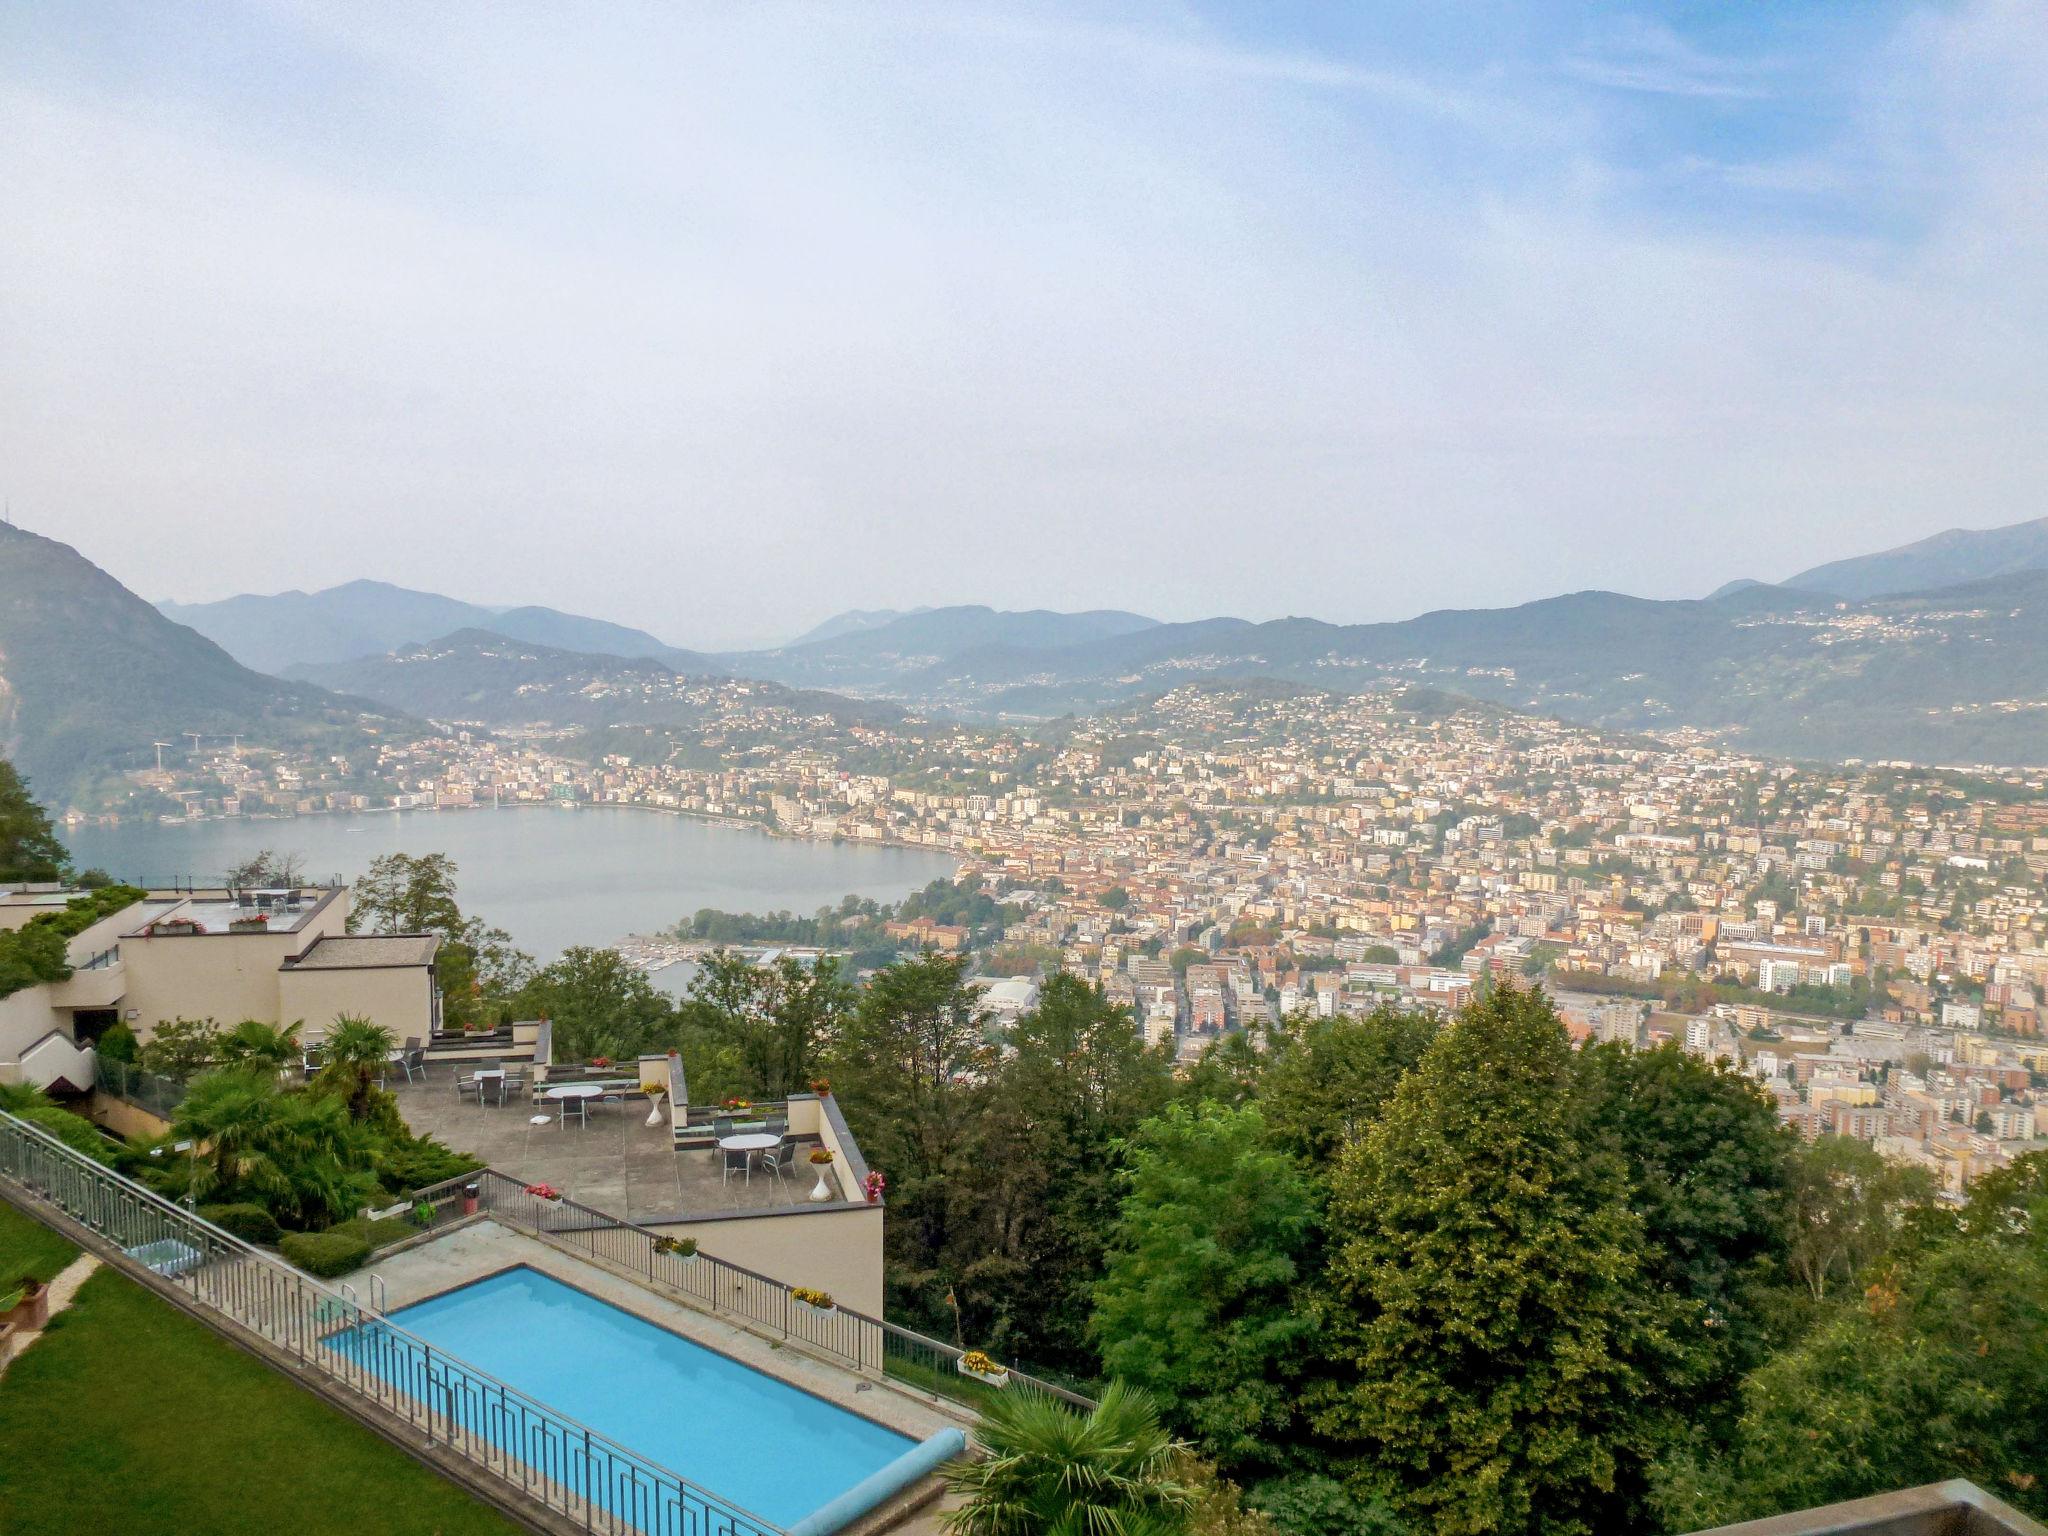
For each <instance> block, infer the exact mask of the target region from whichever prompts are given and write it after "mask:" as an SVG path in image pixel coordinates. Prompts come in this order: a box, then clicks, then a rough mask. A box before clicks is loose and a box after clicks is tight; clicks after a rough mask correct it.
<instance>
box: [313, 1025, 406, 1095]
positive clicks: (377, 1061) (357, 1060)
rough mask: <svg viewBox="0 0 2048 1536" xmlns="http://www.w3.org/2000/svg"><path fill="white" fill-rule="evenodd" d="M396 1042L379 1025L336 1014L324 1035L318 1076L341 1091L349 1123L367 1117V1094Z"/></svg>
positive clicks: (384, 1065) (382, 1069)
mask: <svg viewBox="0 0 2048 1536" xmlns="http://www.w3.org/2000/svg"><path fill="white" fill-rule="evenodd" d="M396 1044H397V1041H396V1040H395V1039H394V1038H393V1037H392V1034H391V1031H390V1030H388V1029H386V1028H384V1027H383V1026H382V1025H381V1024H372V1023H371V1022H370V1021H369V1020H368V1019H365V1018H361V1017H359V1016H357V1015H355V1014H348V1013H343V1014H337V1015H336V1016H335V1020H334V1028H333V1029H332V1030H331V1031H329V1032H328V1035H327V1040H326V1043H325V1046H324V1047H323V1048H324V1049H325V1051H326V1053H327V1066H326V1067H325V1068H324V1069H323V1072H322V1075H323V1076H324V1077H326V1078H327V1080H328V1081H329V1082H331V1083H333V1084H334V1085H335V1086H336V1087H338V1088H339V1089H340V1090H341V1093H342V1098H343V1099H344V1101H345V1102H346V1103H347V1104H348V1117H349V1119H351V1120H366V1119H368V1118H369V1115H370V1103H371V1099H370V1094H371V1092H372V1090H373V1089H374V1088H375V1086H376V1082H377V1075H378V1074H379V1073H380V1072H382V1071H384V1070H385V1067H386V1066H387V1064H388V1063H389V1061H390V1059H391V1049H392V1047H393V1046H394V1045H396Z"/></svg>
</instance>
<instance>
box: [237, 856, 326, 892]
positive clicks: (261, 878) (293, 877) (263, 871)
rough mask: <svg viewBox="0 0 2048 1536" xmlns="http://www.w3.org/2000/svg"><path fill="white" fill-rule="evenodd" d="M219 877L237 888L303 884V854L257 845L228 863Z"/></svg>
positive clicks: (280, 886)
mask: <svg viewBox="0 0 2048 1536" xmlns="http://www.w3.org/2000/svg"><path fill="white" fill-rule="evenodd" d="M222 879H223V880H224V881H225V883H226V884H228V885H229V886H232V887H235V888H238V889H239V888H244V887H255V886H269V887H272V888H275V889H283V888H286V887H289V886H295V885H303V884H305V881H306V856H305V855H304V854H302V853H285V852H281V851H279V850H277V849H272V848H258V849H257V850H256V851H255V852H254V853H252V854H250V855H249V856H248V857H247V858H246V859H243V860H242V861H241V862H240V863H239V864H233V865H230V866H229V867H228V870H227V873H226V874H225V875H224V876H222Z"/></svg>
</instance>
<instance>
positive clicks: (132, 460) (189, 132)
mask: <svg viewBox="0 0 2048 1536" xmlns="http://www.w3.org/2000/svg"><path fill="white" fill-rule="evenodd" d="M2044 186H2048V6H2044V5H2041V4H2040V3H2038V0H1962V3H1957V4H1953V5H1906V4H1898V3H1893V0H1865V3H1858V4H1854V5H1845V4H1841V3H1839V0H1826V3H1818V4H1808V3H1800V0H1779V3H1774V4H1770V5H1728V4H1726V3H1715V4H1709V5H1703V4H1693V3H1688V0H1662V3H1659V4H1654V5H1641V6H1630V5H1621V4H1589V3H1562V0H1556V3H1551V0H1520V3H1514V4H1508V3H1495V0H1448V3H1445V4H1441V5H1428V6H1413V5H1392V4H1375V5H1370V6H1366V5H1340V4H1333V3H1330V0H1316V3H1298V4H1290V3H1287V0H1277V3H1260V4H1249V3H1246V4H1235V5H1223V4H1197V5H1177V4H1174V3H1171V0H1160V3H1155V4H1148V5H1142V6H1123V5H1119V4H1116V3H1113V0H1105V3H1102V4H1096V5H1090V6H1066V5H1054V4H1046V5H982V4H978V3H976V0H958V3H946V4H935V5H929V6H924V5H899V4H892V3H888V0H857V3H854V0H831V3H824V0H820V3H814V4H783V3H778V0H738V3H732V4H721V3H710V0H693V3H690V4H686V5H675V4H663V5H652V4H650V5H645V6H641V5H635V4H629V3H621V0H614V3H605V4H578V3H552V4H538V3H534V4H525V5H511V4H491V5H484V4H463V3H455V0H450V3H436V4H432V5H421V4H417V3H411V0H408V3H404V4H395V5H380V4H375V3H368V0H351V3H347V4H332V5H322V4H312V3H264V4H248V5H240V4H234V3H229V0H221V3H214V4H210V5H206V6H164V5H160V4H157V3H154V0H147V3H140V4H132V5H130V4H121V3H101V4H91V3H88V4H85V5H80V6H48V5H42V4H37V3H35V0H0V498H4V501H5V504H6V507H7V509H8V515H9V516H11V518H12V519H13V520H14V521H15V522H17V523H19V524H21V525H22V526H24V527H28V528H31V529H33V530H35V531H37V532H40V533H45V534H49V535H51V536H53V537H57V538H61V539H63V540H65V541H66V542H69V543H71V544H74V545H76V546H77V547H78V548H79V549H80V550H81V551H82V552H83V553H84V554H86V555H87V556H88V557H90V558H91V559H93V560H95V561H97V562H98V563H100V564H101V565H103V566H105V567H106V568H107V569H109V570H110V571H112V572H113V573H114V574H115V575H116V576H117V577H119V578H121V579H122V580H123V581H125V582H127V583H128V585H130V586H131V587H133V588H135V589H136V590H137V591H139V592H141V593H142V594H143V595H144V596H147V597H151V598H158V599H161V598H178V599H181V600H187V601H197V600H206V599H212V598H218V597H224V596H228V595H230V594H233V593H236V592H243V591H256V592H270V591H279V590H284V589H289V588H303V589H313V588H318V587H324V586H330V585H334V584H336V583H338V582H342V581H346V580H350V579H353V578H356V577H374V578H378V579H381V580H387V581H394V582H398V583H401V584H403V585H407V586H413V587H420V588H425V589H429V590H435V591H442V592H447V593H449V594H450V595H453V596H457V597H462V598H466V599H469V600H471V601H476V602H489V603H528V602H536V603H546V604H549V605H552V606H555V607H558V608H564V609H568V610H571V611H575V612H582V613H590V614H595V615H599V616H601V617H605V618H610V619H614V620H617V621H620V622H624V623H630V624H635V625H638V626H641V627H643V628H647V629H650V630H652V631H654V632H655V633H657V634H659V635H660V636H662V637H663V638H664V639H666V640H669V641H671V642H673V643H676V644H682V645H690V646H699V647H735V646H740V645H750V644H757V643H766V642H772V641H774V640H777V639H780V638H784V637H787V636H790V635H794V634H796V633H797V632H799V631H801V630H803V629H805V628H808V627H809V626H810V625H812V624H813V623H815V622H817V621H818V620H820V619H822V618H824V617H825V616H826V615H828V614H831V613H834V612H837V611H839V610H842V609H846V608H856V607H857V608H892V607H893V608H901V607H911V606H917V605H925V604H942V603H955V602H981V603H989V604H992V605H994V606H996V607H1001V608H1028V607H1049V608H1065V609H1074V608H1090V607H1114V608H1126V609H1132V610H1136V611H1138V612H1142V613H1146V614H1150V615H1153V616H1155V617H1158V618H1162V619H1189V618H1197V617H1205V616H1209V615H1213V614H1219V613H1228V614H1235V615H1239V616H1242V617H1246V618H1252V619H1265V618H1272V617H1277V616H1281V615H1286V614H1309V615H1314V616H1316V617H1320V618H1324V619H1329V620H1333V621H1348V622H1356V621H1365V620H1374V619H1392V618H1402V617H1407V616H1409V615H1411V614H1414V613H1416V612H1420V611H1423V610H1426V609H1432V608H1443V607H1471V606H1494V605H1500V604H1507V603H1514V602H1521V601H1526V600H1529V599H1533V598H1539V597H1544V596H1549V595H1553V594H1555V593H1558V592H1565V591H1576V590H1581V589H1585V588H1592V587H1601V588H1610V589H1617V590H1622V591H1628V592H1634V593H1639V594H1642V595H1645V596H1653V597H1677V596H1697V595H1701V594H1703V593H1705V592H1706V591H1708V590H1710V589H1711V588H1713V587H1715V586H1717V585H1719V584H1720V583H1721V582H1723V581H1725V580H1728V579H1731V578H1734V577H1741V576H1752V577H1761V578H1766V579H1771V578H1778V577H1783V576H1787V575H1790V574H1792V573H1793V572H1795V571H1797V570H1800V569H1802V568H1804V567H1806V566H1809V565H1813V564H1817V563H1819V562H1821V561H1823V560H1828V559H1832V558H1836V557H1839V556H1842V555H1845V554H1853V553H1860V552H1864V551H1868V550H1872V549H1878V548H1883V547H1886V546H1889V545H1893V544H1897V543H1900V542H1903V541H1905V540H1908V539H1913V538H1918V537H1921V536H1924V535H1926V534H1929V533H1932V532H1936V531H1938V530H1940V529H1943V528H1948V527H1953V526H1966V527H1988V526H1995V525H1998V524H2002V523H2009V522H2015V521H2018V520H2020V519H2023V518H2030V517H2037V516H2040V515H2042V514H2043V513H2044V512H2048V506H2044V505H2043V496H2042V487H2043V486H2044V485H2048V410H2044V407H2048V197H2044V196H2043V195H2042V190H2041V189H2042V188H2043V187H2044Z"/></svg>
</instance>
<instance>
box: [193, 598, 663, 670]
mask: <svg viewBox="0 0 2048 1536" xmlns="http://www.w3.org/2000/svg"><path fill="white" fill-rule="evenodd" d="M157 606H158V607H160V608H161V609H162V610H163V612H164V613H165V614H166V615H167V616H168V617H170V618H173V619H176V620H177V621H178V622H179V623H181V624H189V625H191V626H192V628H194V629H196V630H198V631H199V632H200V633H201V634H203V635H205V636H206V637H207V638H208V639H210V640H213V641H214V642H215V643H217V644H218V645H220V646H221V647H222V648H223V649H225V650H226V651H227V652H228V653H229V654H230V655H232V656H233V657H234V658H235V659H236V660H237V661H239V662H241V663H242V664H243V665H244V666H249V667H254V668H256V669H257V670H258V671H262V672H271V673H275V674H277V675H279V676H282V675H284V674H285V673H286V672H288V671H289V670H290V669H291V668H293V667H297V666H308V665H318V664H321V663H326V662H337V661H352V660H354V659H356V658H357V657H361V656H373V655H378V654H381V653H383V652H386V651H389V650H392V649H393V648H395V647H397V646H401V645H405V644H407V643H408V642H419V641H425V640H432V639H435V638H437V637H439V636H441V635H447V634H452V633H454V632H455V631H456V630H459V629H488V630H490V631H491V632H492V633H494V634H501V635H505V636H507V637H509V638H511V639H515V640H530V641H532V642H533V643H534V644H536V645H552V646H558V647H560V648H562V649H563V650H572V651H587V652H592V653H595V654H598V655H607V656H658V657H660V658H662V659H663V660H665V661H668V662H671V663H673V664H675V665H677V666H682V667H692V666H701V664H702V662H703V658H702V657H700V656H698V655H697V654H696V653H695V652H692V651H682V650H677V649H676V648H675V647H673V646H670V645H666V644H664V643H663V642H662V641H660V640H657V639H656V638H655V637H654V636H653V635H650V634H648V633H647V632H646V631H645V630H639V629H628V628H627V627H626V626H625V625H623V624H612V623H608V622H606V621H605V620H603V619H588V618H583V617H581V616H579V615H577V614H573V613H561V612H559V611H557V610H556V609H553V608H503V609H499V608H486V607H482V606H480V605H478V604H476V603H465V602H461V601H458V600H457V599H455V598H452V597H443V596H441V595H440V594H439V593H436V592H415V591H412V590H410V589H409V588H406V587H394V586H392V585H391V584H390V583H388V582H382V581H351V582H346V583H344V584H343V585H341V586H338V587H329V588H327V589H326V590H325V591H321V592H279V593H275V594H273V595H270V596H257V595H255V594H253V593H252V594H245V595H243V596H241V597H230V598H225V599H223V600H222V601H220V602H217V603H170V602H166V603H159V604H158V605H157Z"/></svg>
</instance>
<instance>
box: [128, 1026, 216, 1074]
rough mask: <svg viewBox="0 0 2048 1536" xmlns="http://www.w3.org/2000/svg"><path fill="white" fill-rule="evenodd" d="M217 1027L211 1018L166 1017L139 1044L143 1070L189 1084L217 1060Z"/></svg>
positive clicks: (214, 1064)
mask: <svg viewBox="0 0 2048 1536" xmlns="http://www.w3.org/2000/svg"><path fill="white" fill-rule="evenodd" d="M220 1040H221V1027H220V1025H219V1024H217V1023H215V1022H214V1021H213V1020H212V1019H188V1018H185V1017H183V1016H182V1015H181V1016H179V1017H178V1018H175V1019H166V1020H165V1021H164V1022H163V1023H161V1024H159V1025H157V1027H156V1028H155V1029H153V1030H151V1031H150V1035H149V1038H148V1039H147V1040H145V1041H144V1042H143V1043H142V1066H143V1070H145V1071H148V1072H154V1073H156V1074H157V1075H158V1076H159V1077H168V1078H171V1079H172V1080H173V1081H176V1082H180V1083H189V1082H190V1081H192V1079H193V1078H195V1077H197V1076H198V1075H199V1074H200V1073H202V1072H204V1071H206V1070H207V1069H208V1068H210V1067H213V1066H217V1065H218V1064H219V1063H220Z"/></svg>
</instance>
